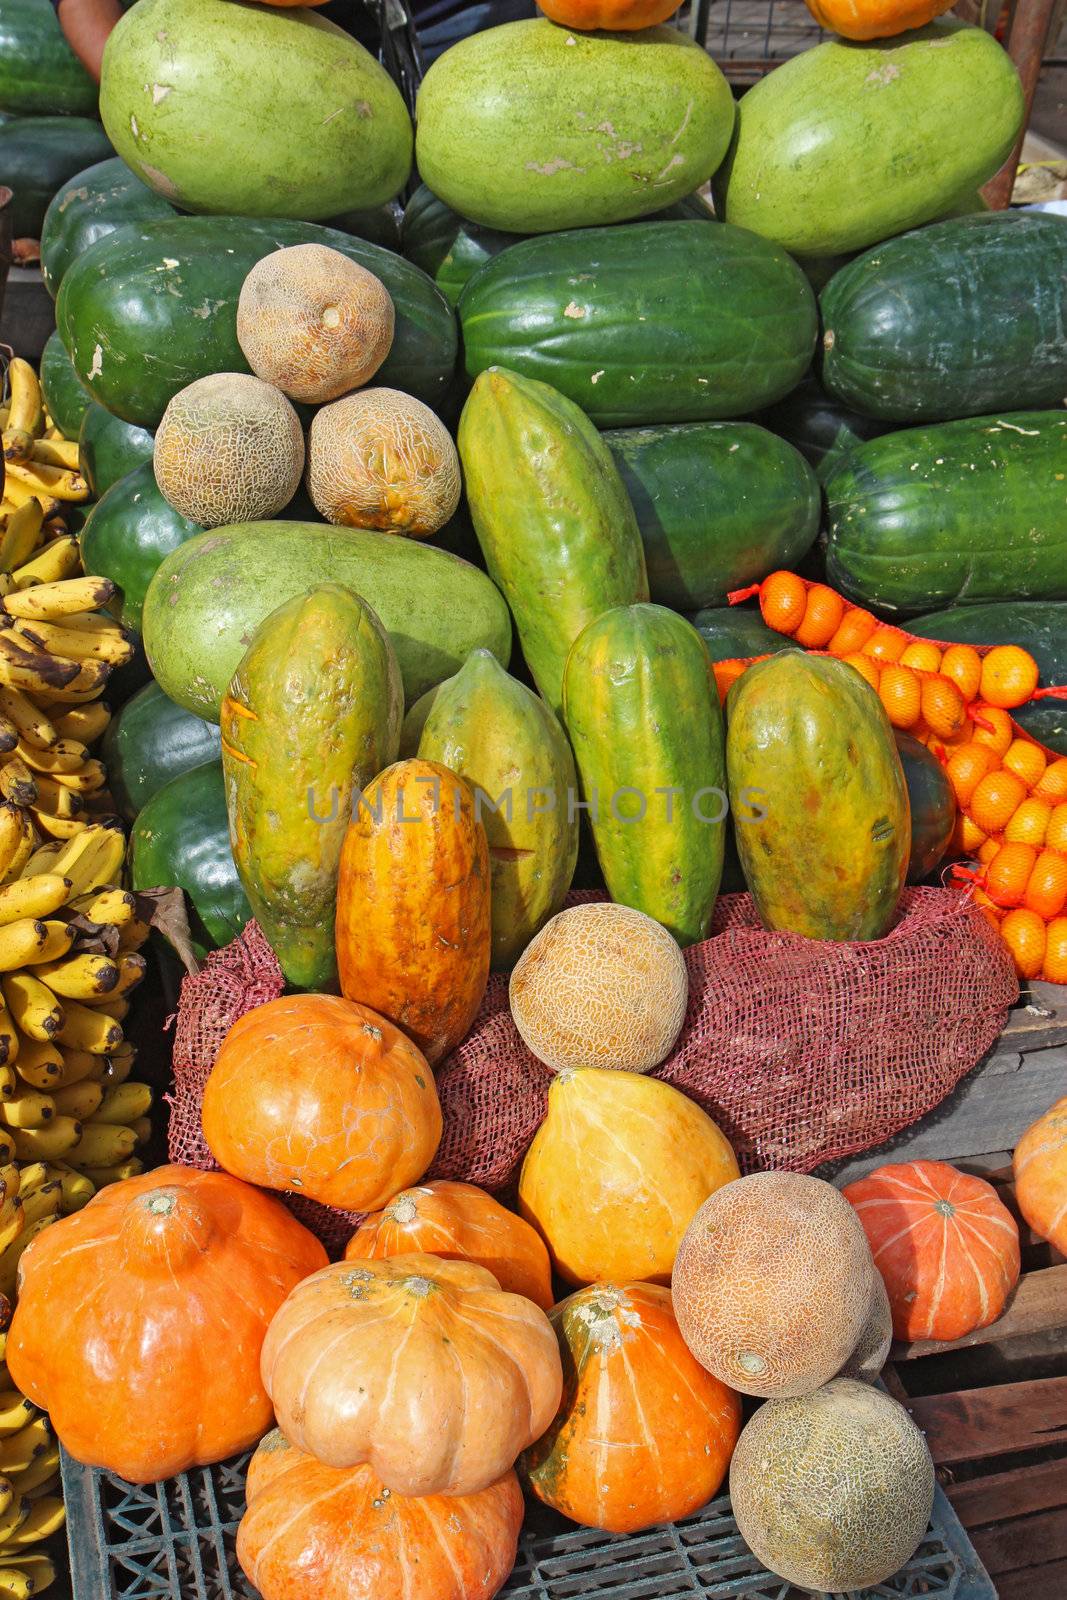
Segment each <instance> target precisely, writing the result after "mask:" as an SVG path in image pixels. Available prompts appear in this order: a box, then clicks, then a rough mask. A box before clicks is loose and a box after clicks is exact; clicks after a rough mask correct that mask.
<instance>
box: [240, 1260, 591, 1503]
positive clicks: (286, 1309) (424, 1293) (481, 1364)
mask: <svg viewBox="0 0 1067 1600" xmlns="http://www.w3.org/2000/svg"><path fill="white" fill-rule="evenodd" d="M263 1381H264V1383H265V1384H266V1386H267V1391H268V1393H269V1394H270V1396H271V1399H272V1400H273V1401H274V1410H275V1413H276V1415H277V1418H278V1425H279V1427H280V1428H281V1430H282V1432H283V1433H284V1434H285V1436H286V1438H287V1439H290V1440H291V1441H292V1443H293V1444H295V1445H297V1446H298V1448H299V1449H301V1450H307V1451H309V1452H310V1454H311V1455H313V1456H315V1457H316V1458H317V1459H318V1460H319V1461H324V1462H326V1464H327V1465H328V1466H332V1467H354V1466H358V1465H359V1464H360V1463H362V1462H366V1463H367V1465H369V1466H370V1467H371V1469H372V1470H373V1472H374V1473H375V1475H376V1476H377V1477H379V1478H380V1479H381V1480H382V1482H383V1483H384V1484H385V1486H386V1487H387V1488H388V1489H390V1490H391V1491H392V1492H393V1493H394V1494H403V1495H426V1494H475V1493H477V1491H478V1490H479V1489H485V1488H487V1487H488V1486H489V1484H491V1483H495V1482H496V1480H497V1479H498V1478H500V1477H501V1476H502V1475H503V1474H504V1473H505V1472H507V1471H508V1469H509V1468H510V1467H512V1466H513V1465H514V1463H515V1460H516V1459H517V1457H518V1456H519V1454H520V1452H521V1451H523V1450H525V1448H526V1446H527V1445H528V1444H532V1443H533V1441H534V1440H535V1439H537V1438H539V1437H540V1436H541V1434H542V1433H544V1431H545V1429H546V1428H547V1427H548V1425H549V1423H550V1422H551V1421H552V1418H553V1417H554V1416H555V1414H556V1408H557V1407H558V1405H559V1400H560V1395H561V1393H562V1390H563V1374H562V1370H561V1367H560V1359H559V1350H558V1348H557V1345H556V1340H555V1335H554V1334H553V1332H552V1325H551V1323H550V1322H549V1320H548V1318H547V1317H546V1316H545V1314H544V1312H543V1311H541V1310H539V1309H538V1307H537V1306H535V1305H533V1304H532V1303H531V1302H530V1301H529V1300H526V1299H524V1298H523V1297H522V1296H520V1295H516V1294H505V1293H504V1291H503V1290H502V1289H501V1288H500V1286H499V1284H498V1283H497V1281H496V1279H495V1278H494V1277H493V1275H492V1273H491V1272H487V1271H486V1269H485V1268H484V1267H478V1266H475V1265H474V1263H473V1262H470V1261H442V1260H440V1259H439V1258H438V1257H437V1256H427V1255H410V1256H391V1257H389V1258H388V1259H387V1260H385V1261H360V1262H356V1263H352V1262H347V1261H341V1262H338V1263H337V1264H336V1265H335V1266H332V1267H326V1268H325V1269H324V1270H323V1271H322V1272H317V1273H316V1274H315V1275H314V1277H312V1278H308V1279H306V1280H305V1281H304V1282H303V1283H301V1284H298V1285H297V1287H296V1289H294V1291H293V1293H292V1294H291V1295H290V1296H289V1298H288V1300H286V1302H285V1304H284V1305H283V1306H282V1307H281V1309H280V1311H279V1312H278V1314H277V1316H276V1317H275V1318H274V1321H273V1322H272V1323H271V1326H270V1329H269V1330H268V1333H267V1337H266V1339H265V1341H264V1344H263Z"/></svg>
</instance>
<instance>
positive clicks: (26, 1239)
mask: <svg viewBox="0 0 1067 1600" xmlns="http://www.w3.org/2000/svg"><path fill="white" fill-rule="evenodd" d="M59 1220H60V1217H59V1213H58V1212H57V1213H56V1214H55V1216H51V1217H38V1219H37V1221H36V1222H33V1223H31V1224H30V1225H29V1226H28V1227H26V1228H23V1230H22V1232H21V1233H20V1234H19V1236H18V1238H17V1239H16V1240H15V1242H14V1244H11V1245H8V1247H7V1249H6V1250H5V1251H4V1253H3V1255H2V1256H0V1294H6V1295H7V1297H8V1299H9V1300H13V1299H14V1298H15V1295H16V1293H17V1290H18V1272H19V1263H20V1262H21V1260H22V1258H23V1256H24V1255H25V1253H26V1251H27V1250H28V1249H29V1248H30V1245H31V1244H32V1243H33V1241H34V1240H35V1239H36V1238H38V1236H39V1235H40V1234H42V1233H43V1232H44V1230H45V1228H51V1227H52V1226H53V1225H54V1224H55V1223H57V1222H58V1221H59ZM0 1542H2V1541H0Z"/></svg>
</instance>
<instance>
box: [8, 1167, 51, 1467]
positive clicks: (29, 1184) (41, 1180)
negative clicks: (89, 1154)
mask: <svg viewBox="0 0 1067 1600" xmlns="http://www.w3.org/2000/svg"><path fill="white" fill-rule="evenodd" d="M18 1175H19V1186H18V1188H17V1189H16V1190H15V1193H16V1194H17V1195H18V1197H19V1199H20V1200H25V1199H26V1198H27V1196H28V1195H31V1194H35V1193H36V1191H37V1190H38V1189H40V1188H42V1187H43V1186H44V1184H46V1183H49V1182H50V1181H51V1178H50V1175H49V1171H48V1163H47V1162H46V1161H29V1162H27V1163H26V1165H25V1166H23V1167H19V1168H18ZM3 1470H4V1469H3V1467H0V1472H2V1471H3Z"/></svg>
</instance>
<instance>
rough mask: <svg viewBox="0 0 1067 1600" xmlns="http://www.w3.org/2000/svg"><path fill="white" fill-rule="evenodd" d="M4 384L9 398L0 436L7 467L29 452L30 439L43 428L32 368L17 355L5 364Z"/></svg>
mask: <svg viewBox="0 0 1067 1600" xmlns="http://www.w3.org/2000/svg"><path fill="white" fill-rule="evenodd" d="M7 386H8V394H9V396H10V401H9V404H8V412H7V426H6V427H5V429H4V435H3V439H4V455H5V457H6V459H7V464H8V469H9V470H10V468H11V465H12V463H14V462H17V461H23V460H25V459H26V458H27V457H28V456H29V454H30V451H31V450H32V449H33V442H34V440H35V439H38V438H40V436H41V434H42V433H43V432H44V396H43V395H42V393H41V382H40V379H39V378H38V376H37V374H36V372H34V370H33V368H32V367H31V366H30V363H29V362H28V361H23V359H22V358H21V356H14V357H13V358H12V360H11V361H10V363H9V364H8V369H7Z"/></svg>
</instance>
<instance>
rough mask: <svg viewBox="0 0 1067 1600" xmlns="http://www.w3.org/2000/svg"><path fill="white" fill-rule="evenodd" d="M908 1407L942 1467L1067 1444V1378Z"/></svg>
mask: <svg viewBox="0 0 1067 1600" xmlns="http://www.w3.org/2000/svg"><path fill="white" fill-rule="evenodd" d="M907 1408H908V1410H909V1411H910V1412H911V1414H912V1416H913V1417H914V1419H915V1422H916V1424H917V1425H918V1426H919V1427H920V1428H921V1429H922V1431H923V1432H924V1433H925V1434H926V1442H927V1444H928V1445H929V1446H930V1453H931V1455H932V1456H933V1458H934V1460H935V1462H937V1463H938V1464H939V1465H946V1464H949V1463H951V1462H955V1461H985V1460H988V1458H989V1457H990V1456H999V1455H1010V1454H1013V1453H1014V1452H1015V1451H1017V1450H1035V1449H1037V1448H1038V1447H1040V1446H1042V1445H1053V1444H1067V1378H1034V1379H1030V1380H1029V1381H1026V1382H1023V1383H1002V1384H998V1385H997V1386H996V1387H995V1388H991V1389H967V1390H958V1391H956V1392H955V1393H953V1394H931V1395H920V1396H918V1397H916V1398H915V1399H909V1401H908V1402H907Z"/></svg>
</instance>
